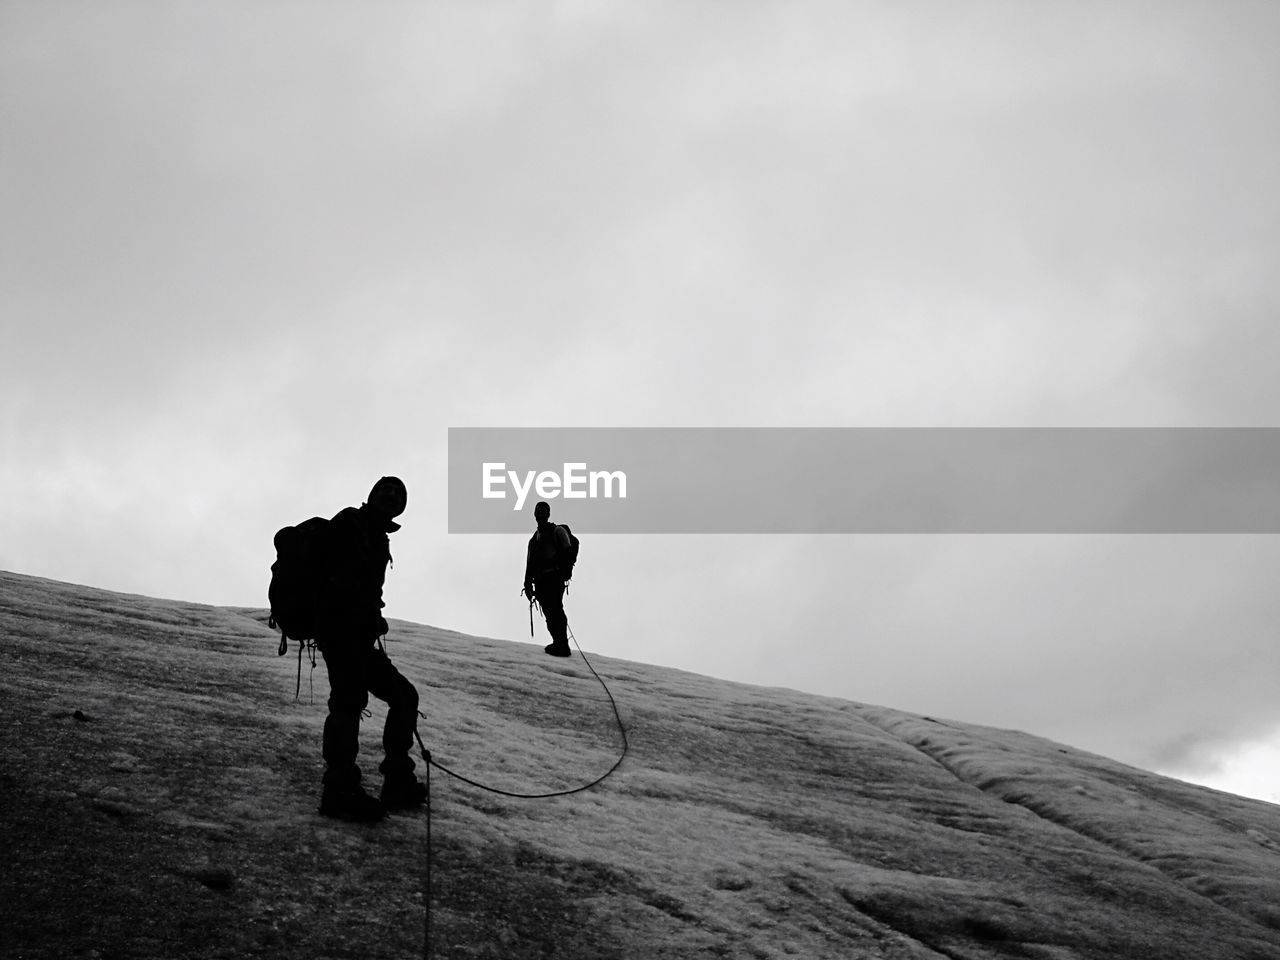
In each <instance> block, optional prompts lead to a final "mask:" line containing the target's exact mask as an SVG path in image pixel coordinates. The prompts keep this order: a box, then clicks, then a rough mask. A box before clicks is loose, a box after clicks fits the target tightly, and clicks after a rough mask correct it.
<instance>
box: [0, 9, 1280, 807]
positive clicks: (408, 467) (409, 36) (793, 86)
mask: <svg viewBox="0 0 1280 960" xmlns="http://www.w3.org/2000/svg"><path fill="white" fill-rule="evenodd" d="M1278 45H1280V5H1276V4H1274V3H1270V2H1267V0H1258V2H1213V3H1207V2H1206V3H1177V2H1168V3H1154V2H1152V3H1136V2H1135V3H1123V2H1121V3H1101V2H1099V3H1092V2H1065V0H1063V2H1057V3H1037V4H1027V3H1021V2H1008V3H947V2H942V0H938V2H931V3H925V2H894V3H872V2H863V3H856V2H855V3H846V2H839V3H836V2H832V3H822V2H813V0H789V2H763V0H761V2H735V3H730V2H711V0H695V2H688V0H684V2H672V3H663V2H650V0H644V2H628V3H609V2H563V3H535V2H510V3H498V2H493V3H490V2H480V3H477V2H461V0H459V2H453V3H377V2H375V3H356V2H331V3H324V2H315V0H308V2H305V3H301V2H299V3H285V2H275V3H254V4H248V3H225V2H219V3H215V2H212V0H206V2H187V3H183V2H172V0H166V2H159V0H156V2H150V3H143V2H125V0H117V2H113V3H110V4H101V3H92V2H84V3H75V2H71V0H65V2H59V3H55V4H51V3H44V2H37V0H31V2H16V0H0V324H3V341H2V344H3V346H2V349H0V401H2V416H3V421H2V422H3V428H2V430H3V434H2V436H3V456H2V458H0V502H2V503H3V507H0V567H3V568H6V569H9V570H13V571H16V572H19V573H28V574H37V575H43V576H50V577H55V578H59V579H64V580H71V581H75V582H80V583H86V584H91V585H95V586H101V587H106V588H111V589H121V590H127V591H132V592H138V593H144V594H148V595H152V596H162V597H174V598H180V599H185V600H193V601H201V602H207V603H218V604H245V605H250V604H251V605H258V606H262V605H265V598H266V584H267V580H268V576H269V574H268V567H269V566H270V564H271V562H272V560H273V559H274V554H273V550H272V546H271V537H272V534H273V533H274V532H275V530H276V529H277V528H278V527H280V526H282V525H284V524H286V523H290V522H294V521H296V520H299V519H303V518H305V517H308V516H311V515H312V514H317V513H320V514H326V515H329V514H332V513H334V512H336V511H337V510H338V509H339V508H341V507H342V506H345V505H348V504H358V503H359V502H361V501H362V500H363V498H364V496H365V495H366V493H367V492H368V490H369V487H370V486H371V484H372V482H373V481H374V480H376V479H377V478H378V477H379V476H381V475H383V474H397V475H399V476H401V477H403V478H404V479H405V481H406V482H407V484H408V486H409V491H410V498H409V509H408V511H407V512H406V514H405V515H404V517H403V518H402V520H403V522H404V529H403V530H402V531H401V532H400V533H398V534H396V536H395V537H394V538H393V543H392V548H393V553H394V554H395V557H396V562H395V567H394V570H392V571H391V573H390V576H389V585H388V590H387V597H388V611H387V612H388V614H389V615H391V616H393V617H402V618H405V619H412V620H417V621H421V622H426V623H431V624H437V625H440V626H444V627H448V628H452V629H456V630H460V631H465V632H469V633H476V634H482V635H486V636H493V637H502V638H507V639H511V640H528V639H529V637H528V618H527V612H528V611H527V607H526V606H525V605H524V603H523V601H522V600H521V598H520V597H519V596H518V591H519V587H520V580H521V575H522V572H523V556H524V537H523V535H521V536H510V535H506V536H500V535H489V536H481V535H472V536H462V535H454V536H450V535H448V533H447V524H446V516H447V509H446V507H447V503H446V492H447V491H446V454H447V430H448V428H449V427H475V426H501V427H542V426H891V427H896V426H942V427H960V426H1043V427H1053V426H1100V427H1109V426H1280V378H1278V377H1277V376H1276V372H1277V370H1278V369H1280V328H1278V326H1277V320H1278V319H1280V311H1278V310H1277V307H1278V306H1280V296H1278V295H1277V290H1278V281H1277V276H1280V272H1278V271H1277V262H1278V260H1277V258H1278V255H1280V185H1278V184H1280V181H1278V180H1277V177H1276V174H1275V171H1276V170H1277V169H1280V60H1278V59H1277V57H1276V56H1275V51H1276V49H1277V46H1278ZM732 481H733V478H732V477H726V478H725V482H726V483H727V484H728V483H732ZM556 519H563V520H567V521H570V522H572V510H571V509H570V508H569V507H568V506H562V507H561V508H560V509H558V510H557V511H556ZM532 525H533V521H532V518H530V527H532ZM1278 539H1280V538H1275V537H1266V536H1181V537H1180V536H1142V537H1138V536H1129V537H1126V536H1071V537H1068V536H930V535H916V536H827V537H823V536H768V537H747V536H702V537H695V536H674V535H672V536H657V535H654V536H643V535H637V536H622V535H614V536H599V537H595V538H592V537H590V536H589V535H586V534H585V533H584V536H583V547H582V550H583V553H582V560H581V562H580V565H579V573H578V575H577V577H576V578H575V582H574V586H573V589H572V591H571V593H570V596H569V601H568V610H569V615H570V622H571V624H572V625H573V627H574V630H575V633H576V635H577V637H578V639H579V640H580V642H581V643H582V644H583V645H584V646H585V647H586V648H587V649H588V650H595V651H598V652H600V653H603V654H608V655H613V656H619V657H624V658H628V659H634V660H641V661H645V662H651V663H659V664H666V665H671V666H676V667H680V668H684V669H688V670H694V671H697V672H699V673H707V674H711V675H714V676H718V677H725V678H729V679H736V680H744V681H748V682H753V683H764V684H774V685H782V686H789V687H795V688H799V689H802V690H807V691H812V692H815V693H824V694H831V695H835V696H840V697H845V698H848V699H853V700H858V701H863V702H871V703H879V704H883V705H887V706H892V707H896V708H901V709H906V710H915V711H919V712H922V713H929V714H934V715H938V716H950V717H954V718H956V719H961V720H967V721H973V722H982V723H990V724H994V725H999V726H1007V727H1015V728H1018V729H1023V730H1027V731H1029V732H1032V733H1037V734H1041V735H1044V736H1049V737H1052V738H1054V739H1058V740H1062V741H1065V742H1068V743H1071V744H1073V745H1076V746H1080V747H1084V748H1086V749H1090V750H1094V751H1097V752H1099V753H1103V754H1106V755H1108V756H1112V757H1115V758H1117V759H1120V760H1124V761H1127V762H1130V763H1135V764H1138V765H1140V766H1144V767H1148V768H1153V769H1158V770H1160V771H1162V772H1169V773H1174V774H1177V775H1180V776H1186V777H1193V778H1196V779H1200V780H1203V781H1206V782H1211V783H1217V784H1219V785H1223V786H1225V787H1227V788H1228V789H1233V790H1236V791H1238V792H1249V793H1252V794H1253V795H1255V796H1261V797H1264V798H1270V799H1276V800H1280V762H1277V760H1278V759H1280V697H1277V696H1276V689H1277V683H1280V643H1277V628H1276V624H1277V623H1278V622H1280V591H1277V590H1276V588H1275V583H1276V576H1277V572H1278V571H1280V542H1277V540H1278ZM544 642H546V641H545V634H544V632H543V629H542V626H541V624H539V637H538V643H539V644H541V643H544ZM539 655H540V654H539Z"/></svg>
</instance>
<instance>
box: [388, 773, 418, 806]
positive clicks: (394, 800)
mask: <svg viewBox="0 0 1280 960" xmlns="http://www.w3.org/2000/svg"><path fill="white" fill-rule="evenodd" d="M426 802H427V785H426V784H425V783H423V782H422V781H421V780H419V779H418V778H417V777H415V776H414V775H413V774H409V775H408V776H407V777H389V778H388V779H387V780H385V781H384V782H383V784H382V806H383V807H384V808H386V809H387V810H416V809H417V808H418V807H420V806H422V805H423V804H424V803H426Z"/></svg>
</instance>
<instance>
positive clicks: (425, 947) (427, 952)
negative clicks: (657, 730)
mask: <svg viewBox="0 0 1280 960" xmlns="http://www.w3.org/2000/svg"><path fill="white" fill-rule="evenodd" d="M530 609H531V610H532V605H531V606H530ZM566 629H568V632H569V639H571V640H572V641H573V645H574V646H575V647H577V648H578V655H579V656H581V657H582V662H583V663H585V664H586V665H587V669H588V670H590V671H591V673H592V675H593V676H594V677H595V678H596V679H597V680H599V681H600V686H601V687H603V688H604V692H605V695H606V696H607V697H608V698H609V704H610V706H612V707H613V718H614V720H616V721H617V723H618V732H619V733H620V734H621V735H622V753H621V754H620V755H619V756H618V759H617V760H615V761H614V764H613V766H611V767H610V768H609V769H608V770H606V771H605V772H604V773H603V774H601V775H600V776H598V777H596V778H595V779H594V780H592V781H591V782H590V783H588V784H584V785H583V786H581V787H574V788H572V789H570V790H556V791H553V792H551V793H514V792H512V791H510V790H501V789H499V788H498V787H491V786H489V785H487V784H484V783H480V782H478V781H476V780H472V779H471V778H470V777H464V776H463V775H462V774H460V773H457V772H456V771H454V770H450V769H449V768H448V767H446V766H444V765H443V764H441V763H437V762H436V761H435V760H434V759H432V757H431V751H430V750H428V749H427V746H426V744H424V743H423V742H422V736H421V734H419V733H418V727H417V725H416V724H415V725H414V728H413V735H414V737H415V738H416V739H417V741H418V747H419V749H421V751H422V759H423V760H424V761H426V764H427V769H426V779H425V786H426V788H427V795H426V799H425V801H424V806H425V808H426V814H427V870H426V880H425V883H426V889H425V890H424V891H423V896H422V903H423V907H424V910H425V914H426V917H425V920H424V927H423V938H422V957H423V960H430V956H431V859H432V857H431V768H432V767H435V768H436V769H437V770H440V771H442V772H444V773H447V774H448V775H449V776H451V777H453V778H454V779H455V780H461V781H462V782H463V783H466V784H469V785H471V786H473V787H477V788H479V789H480V790H486V791H488V792H489V793H496V794H498V795H499V796H503V797H513V798H515V799H517V800H546V799H549V798H551V797H567V796H569V795H570V794H574V793H582V792H583V791H585V790H590V789H591V788H592V787H594V786H597V785H599V784H601V783H603V782H604V781H605V780H607V779H609V777H610V776H612V775H613V772H614V771H615V770H617V769H618V768H619V767H620V766H622V761H623V760H625V759H626V758H627V751H628V750H629V749H630V747H631V744H630V741H629V740H628V739H627V728H626V726H625V725H624V724H623V722H622V713H621V711H619V710H618V701H617V700H615V699H614V698H613V693H612V691H610V690H609V685H608V684H607V683H605V682H604V678H603V677H601V676H600V674H599V673H597V672H596V668H595V667H593V666H592V665H591V661H590V660H588V659H587V655H586V654H585V653H583V652H582V646H581V645H580V644H579V643H578V638H577V637H575V636H574V635H573V630H572V629H571V628H568V627H567V626H566ZM418 716H419V717H421V718H422V719H423V720H426V719H427V717H426V715H425V714H423V713H422V711H421V710H419V711H418Z"/></svg>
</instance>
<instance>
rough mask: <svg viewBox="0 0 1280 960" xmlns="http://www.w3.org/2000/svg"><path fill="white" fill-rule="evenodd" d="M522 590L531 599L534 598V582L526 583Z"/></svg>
mask: <svg viewBox="0 0 1280 960" xmlns="http://www.w3.org/2000/svg"><path fill="white" fill-rule="evenodd" d="M520 592H521V593H523V594H524V595H525V596H526V597H528V598H529V600H530V601H532V600H533V584H532V583H526V584H525V585H524V589H523V590H521V591H520Z"/></svg>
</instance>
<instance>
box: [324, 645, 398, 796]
mask: <svg viewBox="0 0 1280 960" xmlns="http://www.w3.org/2000/svg"><path fill="white" fill-rule="evenodd" d="M316 646H317V647H318V648H319V649H320V655H321V656H322V657H323V658H324V665H325V669H326V670H327V671H328V674H329V715H328V716H327V717H326V718H325V721H324V743H323V754H324V762H325V771H324V782H325V784H326V785H329V786H348V785H351V784H355V783H358V782H359V781H360V768H359V766H358V765H357V764H356V756H357V754H358V753H359V752H360V718H361V715H362V714H363V713H364V710H365V708H366V707H367V706H368V705H369V694H373V695H374V696H375V697H377V698H378V699H379V700H381V701H382V702H383V703H385V704H386V705H387V721H386V724H385V725H384V727H383V730H382V749H383V753H384V754H385V757H384V759H383V760H382V763H381V764H380V765H379V767H378V769H379V770H381V771H382V775H383V776H384V777H386V778H387V779H395V778H403V777H409V776H412V774H413V766H414V765H413V759H412V757H410V756H409V751H410V750H411V749H412V747H413V731H414V728H415V727H416V726H417V722H418V691H417V688H415V687H414V685H413V684H412V683H410V682H409V681H408V680H407V679H405V677H404V675H403V674H401V673H400V671H399V670H397V669H396V668H395V664H393V663H392V662H391V658H390V657H388V656H387V654H386V651H384V650H383V649H382V648H381V647H379V646H377V645H376V644H375V643H373V642H372V641H367V642H363V643H361V642H354V641H352V640H350V639H349V638H347V637H343V638H340V639H339V638H334V637H327V638H323V639H318V640H317V641H316Z"/></svg>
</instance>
